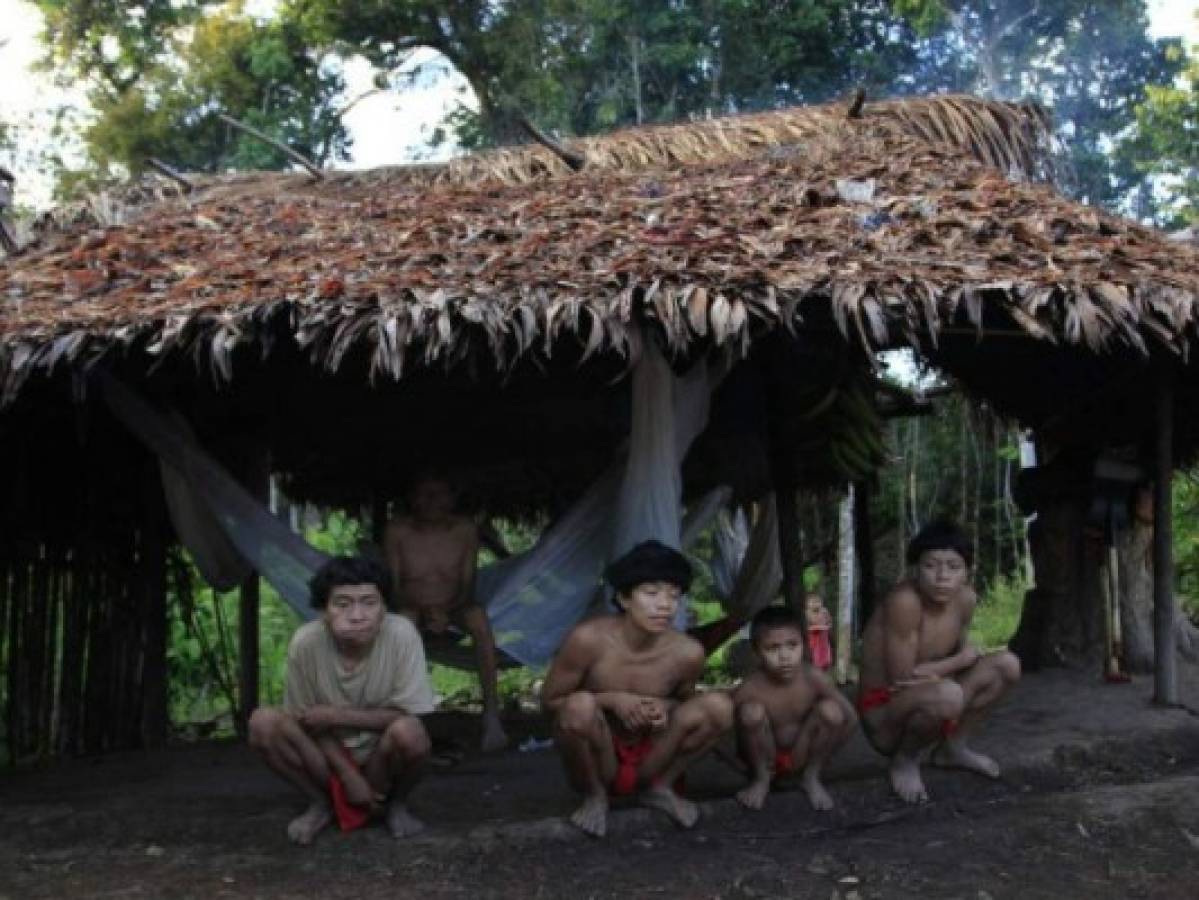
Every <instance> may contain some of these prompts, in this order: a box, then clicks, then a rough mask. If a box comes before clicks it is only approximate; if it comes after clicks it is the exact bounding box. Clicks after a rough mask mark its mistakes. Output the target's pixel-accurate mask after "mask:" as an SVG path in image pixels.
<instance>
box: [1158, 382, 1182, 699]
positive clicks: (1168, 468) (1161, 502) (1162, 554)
mask: <svg viewBox="0 0 1199 900" xmlns="http://www.w3.org/2000/svg"><path fill="white" fill-rule="evenodd" d="M1156 401H1157V417H1156V418H1157V435H1156V446H1155V447H1154V479H1153V700H1154V702H1155V703H1158V704H1161V705H1164V706H1176V705H1177V704H1178V680H1177V674H1176V671H1175V668H1176V667H1175V646H1176V639H1175V634H1174V546H1173V545H1174V528H1173V508H1172V497H1171V490H1170V488H1171V486H1172V482H1173V479H1174V391H1173V383H1172V380H1171V373H1170V371H1169V370H1168V369H1165V368H1163V369H1162V370H1161V371H1160V372H1159V375H1158V385H1157V391H1156Z"/></svg>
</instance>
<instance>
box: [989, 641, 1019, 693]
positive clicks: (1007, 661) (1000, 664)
mask: <svg viewBox="0 0 1199 900" xmlns="http://www.w3.org/2000/svg"><path fill="white" fill-rule="evenodd" d="M994 659H995V670H996V671H997V672H998V673H999V677H1000V678H1002V679H1003V683H1004V685H1005V686H1007V687H1010V686H1011V685H1013V684H1015V683H1016V682H1017V681H1019V680H1020V675H1021V669H1020V657H1018V656H1017V655H1016V654H1015V653H1012V651H1010V650H1003V651H1001V652H999V653H996V654H995V657H994Z"/></svg>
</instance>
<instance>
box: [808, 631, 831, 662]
mask: <svg viewBox="0 0 1199 900" xmlns="http://www.w3.org/2000/svg"><path fill="white" fill-rule="evenodd" d="M808 651H809V653H810V655H811V657H812V665H813V666H815V667H816V668H817V669H820V670H821V671H824V670H826V669H831V668H832V667H833V647H832V644H830V643H829V639H828V629H827V628H809V629H808Z"/></svg>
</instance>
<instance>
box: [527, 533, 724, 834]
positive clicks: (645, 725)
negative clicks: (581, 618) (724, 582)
mask: <svg viewBox="0 0 1199 900" xmlns="http://www.w3.org/2000/svg"><path fill="white" fill-rule="evenodd" d="M605 577H606V579H607V581H608V583H609V584H610V585H611V586H612V587H613V588H614V589H615V590H616V602H617V604H618V605H619V607H620V610H621V611H620V612H619V613H618V614H616V615H609V616H598V617H596V618H593V619H588V620H587V621H585V622H583V623H581V624H579V625H577V626H575V629H574V630H573V631H572V632H571V633H570V634H569V635H567V637H566V640H565V641H564V642H563V644H562V646H561V647H560V648H559V650H558V653H557V654H556V655H555V656H554V661H553V663H552V664H551V665H550V670H549V673H548V674H547V675H546V678H545V686H544V687H543V688H542V691H541V702H542V706H543V707H544V708H545V710H546V712H548V713H549V714H550V715H551V716H552V717H553V720H554V741H555V743H556V744H557V746H558V752H559V753H561V754H562V762H563V764H564V765H565V767H566V773H567V776H568V778H569V779H570V782H571V784H572V785H573V786H574V788H575V789H576V790H578V791H579V792H580V793H582V794H583V803H582V805H580V806H579V808H578V809H577V810H576V811H575V813H574V814H573V815H572V816H571V817H570V821H571V823H572V824H574V825H575V826H576V827H578V828H579V829H580V830H582V831H583V832H585V833H587V834H590V835H592V836H594V837H602V836H603V835H604V833H605V831H606V830H607V822H608V803H609V795H610V794H611V795H617V796H619V795H624V794H632V793H635V792H638V791H639V799H640V802H641V804H642V805H643V806H649V807H651V808H653V809H658V810H661V811H662V812H664V813H666V814H667V815H668V816H670V818H671V819H673V820H674V821H675V822H676V823H677V824H678V825H681V826H682V827H684V828H690V827H691V826H692V825H694V824H695V822H696V820H697V819H698V818H699V810H698V809H697V808H696V806H695V804H694V803H692V802H691V801H690V800H687V799H685V798H683V797H681V796H680V795H679V793H678V791H677V781H678V779H679V776H681V775H682V774H683V773H684V771H686V769H687V767H688V766H689V765H691V763H692V762H694V761H695V760H696V759H697V758H699V757H700V756H701V755H702V754H704V753H705V752H707V751H708V749H709V748H711V746H712V745H713V744H714V743H715V742H716V741H717V739H718V738H719V737H720V736H721V735H722V734H724V733H725V732H726V731H728V730H729V729H730V728H731V727H732V724H733V703H732V700H731V699H730V698H729V696H728V695H727V694H725V693H722V692H716V691H713V692H710V693H706V694H696V692H695V682H696V680H697V679H698V678H699V676H700V674H701V673H702V672H703V668H704V651H703V647H702V646H701V645H700V643H699V641H697V640H695V639H694V638H691V637H688V636H687V635H685V634H682V633H680V632H678V631H676V630H675V629H674V620H675V612H676V610H677V609H678V605H679V603H680V602H681V600H682V596H683V594H684V593H685V592H686V590H687V588H688V586H689V585H690V584H691V565H690V563H688V562H687V558H686V557H685V556H683V554H681V553H680V552H679V551H677V550H674V549H672V548H670V547H666V546H665V545H663V544H660V543H658V542H657V541H645V542H644V543H641V544H638V545H637V546H636V547H634V548H633V549H632V550H630V551H629V552H628V553H626V554H625V555H624V556H623V557H621V558H620V559H618V560H616V562H614V563H612V565H611V566H609V567H608V571H607V572H606V573H605Z"/></svg>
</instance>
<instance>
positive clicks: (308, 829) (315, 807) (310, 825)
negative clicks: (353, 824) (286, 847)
mask: <svg viewBox="0 0 1199 900" xmlns="http://www.w3.org/2000/svg"><path fill="white" fill-rule="evenodd" d="M332 821H333V811H332V810H331V809H329V804H328V803H325V802H324V801H317V802H314V803H313V804H312V805H311V806H309V807H308V809H306V810H304V812H302V813H301V814H300V815H298V816H296V817H295V818H294V819H292V820H291V821H290V822H289V823H288V824H287V837H288V838H289V839H290V840H291V841H292V843H294V844H299V845H300V846H302V847H306V846H308V845H309V844H311V843H312V840H313V838H315V837H316V836H317V835H318V834H320V833H321V830H322V829H323V828H325V826H327V825H328V824H329V823H330V822H332Z"/></svg>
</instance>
